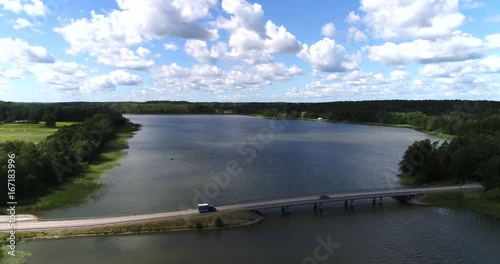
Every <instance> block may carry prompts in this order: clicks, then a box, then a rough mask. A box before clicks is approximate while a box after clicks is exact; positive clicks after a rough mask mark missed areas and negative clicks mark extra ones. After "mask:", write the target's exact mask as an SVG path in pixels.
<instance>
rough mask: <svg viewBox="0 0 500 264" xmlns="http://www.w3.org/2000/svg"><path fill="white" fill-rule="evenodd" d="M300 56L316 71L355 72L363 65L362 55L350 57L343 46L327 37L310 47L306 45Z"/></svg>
mask: <svg viewBox="0 0 500 264" xmlns="http://www.w3.org/2000/svg"><path fill="white" fill-rule="evenodd" d="M298 56H299V58H301V59H303V60H305V61H307V62H309V63H311V65H312V66H313V68H314V69H317V70H321V71H325V72H343V71H350V70H355V69H357V68H358V66H359V64H360V63H361V54H360V53H357V54H354V55H351V56H348V55H346V49H345V48H344V47H343V46H342V45H340V44H337V43H336V42H335V40H333V39H329V38H326V37H325V38H323V39H322V40H320V41H318V42H316V43H315V44H313V45H311V46H310V47H309V46H308V45H306V44H304V45H303V48H302V51H301V52H300V53H299V54H298Z"/></svg>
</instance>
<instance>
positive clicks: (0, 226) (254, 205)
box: [0, 184, 484, 232]
mask: <svg viewBox="0 0 500 264" xmlns="http://www.w3.org/2000/svg"><path fill="white" fill-rule="evenodd" d="M461 190H464V191H465V190H469V191H470V190H484V189H483V187H482V186H481V185H480V184H467V185H463V186H443V187H426V188H410V189H391V190H380V191H363V192H349V193H332V194H326V195H328V196H330V199H319V196H318V195H315V196H310V195H309V196H303V197H289V198H280V199H271V200H261V201H248V202H244V203H238V204H233V205H223V206H217V210H218V211H220V212H229V211H241V210H258V209H267V208H276V207H283V206H296V205H305V204H315V203H328V202H336V201H345V200H359V199H371V198H379V197H395V196H407V195H416V194H422V193H439V192H453V191H461ZM198 214H199V212H198V210H197V209H190V210H184V211H176V212H163V213H152V214H140V215H128V216H116V217H103V218H90V219H72V220H50V221H25V222H16V229H15V230H18V231H20V230H22V231H40V230H55V229H69V228H85V227H93V226H104V225H115V224H127V223H138V222H146V221H152V220H161V219H169V218H179V217H186V216H191V215H198ZM8 231H10V228H9V226H8V224H7V222H5V221H0V232H8Z"/></svg>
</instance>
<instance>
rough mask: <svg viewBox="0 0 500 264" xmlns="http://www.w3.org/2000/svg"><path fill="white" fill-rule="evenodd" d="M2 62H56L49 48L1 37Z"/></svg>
mask: <svg viewBox="0 0 500 264" xmlns="http://www.w3.org/2000/svg"><path fill="white" fill-rule="evenodd" d="M0 62H7V63H10V64H25V63H30V62H31V63H54V58H53V57H52V54H50V53H49V52H48V51H47V49H45V48H44V47H41V46H31V45H30V44H29V43H28V42H25V41H22V40H20V39H12V38H0Z"/></svg>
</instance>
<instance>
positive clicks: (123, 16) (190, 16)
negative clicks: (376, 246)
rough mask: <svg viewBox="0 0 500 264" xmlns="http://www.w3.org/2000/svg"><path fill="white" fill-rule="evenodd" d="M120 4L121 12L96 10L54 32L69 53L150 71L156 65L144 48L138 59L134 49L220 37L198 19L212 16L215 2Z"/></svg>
mask: <svg viewBox="0 0 500 264" xmlns="http://www.w3.org/2000/svg"><path fill="white" fill-rule="evenodd" d="M117 3H118V6H119V8H120V10H113V11H111V12H110V13H107V14H97V13H96V12H95V11H92V12H91V14H90V18H89V19H87V18H82V19H76V20H75V19H72V20H70V21H69V23H67V24H66V25H64V26H62V27H59V28H55V29H54V31H55V32H57V33H59V34H61V35H62V36H63V38H64V39H65V40H66V42H68V43H69V45H70V48H69V49H68V50H67V53H68V54H71V55H76V54H80V53H88V54H90V55H91V56H93V57H96V58H97V61H98V62H101V63H103V64H105V65H108V66H114V67H117V68H122V69H147V68H148V67H151V66H152V65H153V64H154V62H153V61H151V60H145V59H144V58H145V57H146V56H144V55H145V53H144V51H145V50H144V49H141V50H138V56H136V55H135V54H134V53H133V51H130V50H129V47H130V46H135V45H140V44H141V43H143V42H146V41H149V40H152V39H163V38H168V37H178V38H185V39H200V40H212V39H216V38H217V37H218V35H217V30H215V29H213V30H212V29H207V28H205V27H204V26H203V25H202V24H201V23H198V19H201V18H204V17H206V16H208V15H209V11H208V10H209V8H210V7H211V6H213V5H215V4H216V1H214V0H198V1H173V2H169V3H165V2H164V1H160V0H145V1H132V0H118V1H117ZM169 48H173V46H170V47H169Z"/></svg>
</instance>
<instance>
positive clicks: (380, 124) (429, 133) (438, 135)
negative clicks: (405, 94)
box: [248, 114, 455, 139]
mask: <svg viewBox="0 0 500 264" xmlns="http://www.w3.org/2000/svg"><path fill="white" fill-rule="evenodd" d="M248 116H253V117H263V118H275V117H266V116H263V115H258V114H251V115H248ZM290 120H305V121H326V122H338V123H347V124H356V125H370V126H386V127H397V128H410V129H413V130H416V131H419V132H422V133H424V134H427V135H431V136H434V137H438V138H443V139H453V138H454V137H455V136H454V135H450V134H444V133H439V132H436V131H428V130H424V129H418V128H416V127H414V126H411V125H408V124H385V123H374V122H354V121H334V120H329V119H324V118H323V119H321V120H318V119H317V118H293V119H290Z"/></svg>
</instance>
